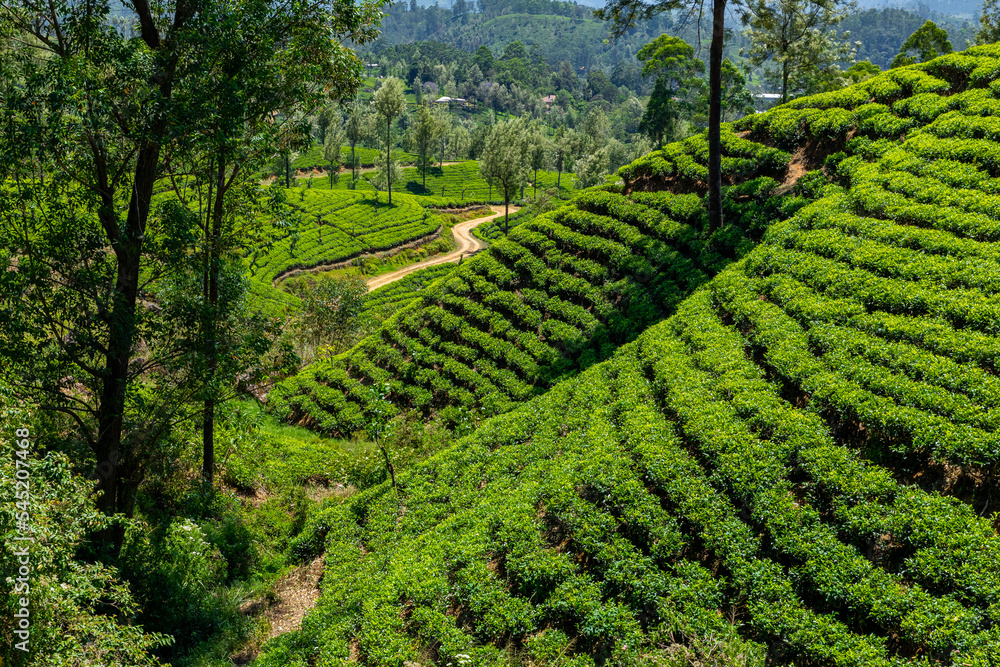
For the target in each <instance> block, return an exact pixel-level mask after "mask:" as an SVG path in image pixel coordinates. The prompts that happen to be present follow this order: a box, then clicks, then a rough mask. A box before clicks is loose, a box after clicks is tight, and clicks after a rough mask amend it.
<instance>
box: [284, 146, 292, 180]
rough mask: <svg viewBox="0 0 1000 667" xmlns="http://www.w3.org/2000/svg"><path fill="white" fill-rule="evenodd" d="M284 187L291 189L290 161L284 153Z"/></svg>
mask: <svg viewBox="0 0 1000 667" xmlns="http://www.w3.org/2000/svg"><path fill="white" fill-rule="evenodd" d="M285 187H286V188H290V187H292V160H291V156H290V155H289V154H288V153H285Z"/></svg>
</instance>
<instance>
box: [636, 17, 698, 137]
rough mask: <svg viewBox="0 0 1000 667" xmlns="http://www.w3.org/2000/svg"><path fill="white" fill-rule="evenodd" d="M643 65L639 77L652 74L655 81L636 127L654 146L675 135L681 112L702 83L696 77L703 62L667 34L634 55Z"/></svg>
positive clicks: (689, 105) (676, 38) (687, 47)
mask: <svg viewBox="0 0 1000 667" xmlns="http://www.w3.org/2000/svg"><path fill="white" fill-rule="evenodd" d="M636 58H638V59H639V60H641V61H642V62H643V63H644V65H643V68H642V75H643V76H655V77H656V84H655V85H654V86H653V93H652V95H650V97H649V104H647V105H646V110H645V112H644V113H643V115H642V121H641V122H640V125H639V129H641V130H642V131H643V132H645V133H646V134H647V135H648V136H649V138H650V140H651V141H653V143H655V144H656V145H657V146H661V145H663V143H664V142H669V141H673V140H674V139H675V138H677V129H678V125H679V123H680V120H681V111H683V110H687V111H690V110H691V109H692V107H693V105H692V98H696V96H697V93H698V92H700V91H701V90H702V89H703V88H704V85H705V82H704V81H703V80H702V79H701V77H700V76H699V75H700V74H701V72H703V71H704V69H705V66H704V64H703V63H702V62H701V61H700V60H698V59H697V58H695V57H694V48H693V47H692V46H691V45H690V44H688V43H687V42H685V41H684V40H682V39H680V38H679V37H671V36H670V35H660V36H659V37H657V38H656V39H654V40H653V41H652V42H649V43H648V44H646V45H645V46H643V47H642V48H641V49H639V52H638V53H637V54H636Z"/></svg>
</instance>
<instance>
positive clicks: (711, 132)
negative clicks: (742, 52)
mask: <svg viewBox="0 0 1000 667" xmlns="http://www.w3.org/2000/svg"><path fill="white" fill-rule="evenodd" d="M725 21H726V0H713V3H712V47H711V50H710V52H709V73H708V87H709V91H710V95H709V102H708V229H709V231H714V230H716V229H721V228H722V130H721V120H722V47H723V44H724V40H725Z"/></svg>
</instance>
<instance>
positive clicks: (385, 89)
mask: <svg viewBox="0 0 1000 667" xmlns="http://www.w3.org/2000/svg"><path fill="white" fill-rule="evenodd" d="M374 103H375V111H376V113H378V115H379V119H380V120H382V121H384V122H385V171H384V172H383V173H384V174H385V177H386V189H387V190H388V191H389V204H390V205H391V204H392V176H393V169H392V165H391V161H392V121H394V120H395V119H396V118H398V117H399V116H400V114H402V113H403V110H404V109H406V98H405V97H404V96H403V82H402V81H400V80H399V79H397V78H396V77H394V76H390V77H386V79H385V81H383V82H382V85H381V86H380V87H379V89H378V90H376V91H375V96H374Z"/></svg>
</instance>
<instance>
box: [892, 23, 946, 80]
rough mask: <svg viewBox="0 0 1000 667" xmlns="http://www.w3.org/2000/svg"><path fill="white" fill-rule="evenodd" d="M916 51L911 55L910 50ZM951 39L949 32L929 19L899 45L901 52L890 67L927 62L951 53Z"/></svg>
mask: <svg viewBox="0 0 1000 667" xmlns="http://www.w3.org/2000/svg"><path fill="white" fill-rule="evenodd" d="M911 51H912V52H915V53H914V55H912V56H911V55H910V52H911ZM951 52H952V47H951V41H950V40H949V39H948V33H947V32H946V31H945V30H944V29H943V28H939V27H938V26H937V24H936V23H934V21H927V22H925V23H924V24H923V25H922V26H920V27H919V28H917V29H916V30H915V31H914V32H913V34H912V35H910V36H909V37H907V38H906V41H905V42H903V44H902V45H901V46H900V47H899V53H898V54H896V57H895V58H893V59H892V63H891V64H890V65H889V68H890V69H896V68H897V67H905V66H906V65H912V64H913V63H925V62H927V61H928V60H933V59H934V58H937V57H938V56H942V55H944V54H946V53H951Z"/></svg>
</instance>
